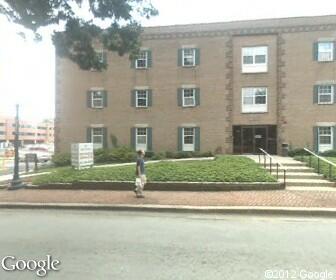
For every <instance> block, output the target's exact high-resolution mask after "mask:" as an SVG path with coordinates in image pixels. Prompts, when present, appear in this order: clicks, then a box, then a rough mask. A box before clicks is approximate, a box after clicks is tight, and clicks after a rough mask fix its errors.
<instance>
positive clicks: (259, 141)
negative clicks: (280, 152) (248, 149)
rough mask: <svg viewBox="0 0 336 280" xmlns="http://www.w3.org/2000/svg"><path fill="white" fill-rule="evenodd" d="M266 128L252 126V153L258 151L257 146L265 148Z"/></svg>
mask: <svg viewBox="0 0 336 280" xmlns="http://www.w3.org/2000/svg"><path fill="white" fill-rule="evenodd" d="M266 143H267V128H266V127H255V128H254V151H253V152H254V153H259V152H260V151H259V148H261V149H263V150H267V144H266Z"/></svg>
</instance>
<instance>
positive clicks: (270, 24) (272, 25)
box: [143, 15, 336, 37]
mask: <svg viewBox="0 0 336 280" xmlns="http://www.w3.org/2000/svg"><path fill="white" fill-rule="evenodd" d="M335 24H336V15H321V16H302V17H286V18H269V19H254V20H237V21H227V22H212V23H192V24H178V25H163V26H148V27H144V32H143V35H144V37H147V36H149V37H152V36H155V37H156V36H158V35H168V34H174V33H180V34H181V33H194V32H197V33H199V34H198V35H201V34H200V33H204V32H214V31H219V32H220V31H222V32H229V31H233V30H244V29H245V30H253V29H262V28H263V29H265V28H266V29H279V28H280V29H281V28H290V27H301V26H325V25H335ZM203 35H204V34H203Z"/></svg>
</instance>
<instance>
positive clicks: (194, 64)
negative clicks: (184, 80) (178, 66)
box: [182, 48, 196, 67]
mask: <svg viewBox="0 0 336 280" xmlns="http://www.w3.org/2000/svg"><path fill="white" fill-rule="evenodd" d="M190 49H192V51H193V64H192V65H185V64H184V58H185V55H184V51H185V50H190ZM182 66H183V67H194V66H196V49H195V48H182Z"/></svg>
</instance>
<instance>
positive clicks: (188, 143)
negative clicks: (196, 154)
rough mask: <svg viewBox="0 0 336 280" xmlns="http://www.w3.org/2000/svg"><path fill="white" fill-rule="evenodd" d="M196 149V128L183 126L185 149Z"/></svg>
mask: <svg viewBox="0 0 336 280" xmlns="http://www.w3.org/2000/svg"><path fill="white" fill-rule="evenodd" d="M194 150H195V128H194V127H185V128H183V151H194Z"/></svg>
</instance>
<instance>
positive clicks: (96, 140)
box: [91, 127, 104, 149]
mask: <svg viewBox="0 0 336 280" xmlns="http://www.w3.org/2000/svg"><path fill="white" fill-rule="evenodd" d="M103 141H104V131H103V128H102V127H94V128H92V129H91V142H92V143H93V148H94V149H102V148H103Z"/></svg>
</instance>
